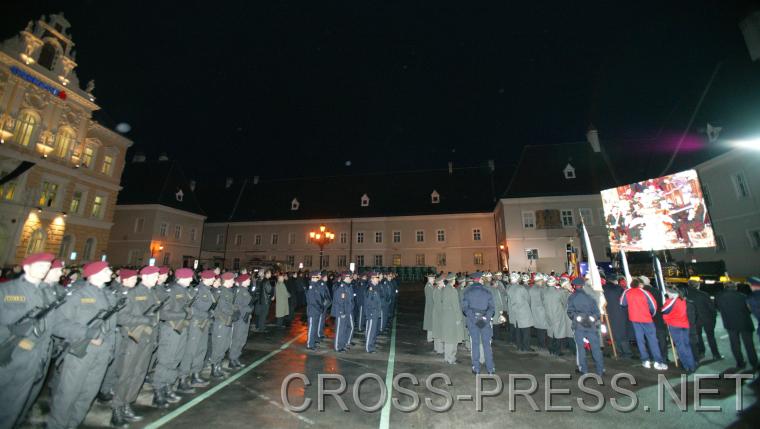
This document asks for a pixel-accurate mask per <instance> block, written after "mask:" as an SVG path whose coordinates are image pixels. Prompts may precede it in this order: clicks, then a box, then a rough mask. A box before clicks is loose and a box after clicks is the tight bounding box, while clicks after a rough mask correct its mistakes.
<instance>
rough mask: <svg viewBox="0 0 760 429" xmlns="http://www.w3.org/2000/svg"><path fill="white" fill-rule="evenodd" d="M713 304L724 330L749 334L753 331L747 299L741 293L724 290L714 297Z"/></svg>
mask: <svg viewBox="0 0 760 429" xmlns="http://www.w3.org/2000/svg"><path fill="white" fill-rule="evenodd" d="M715 303H716V304H717V306H718V310H720V316H721V318H722V319H723V326H725V327H726V329H728V330H732V331H750V332H752V331H754V330H755V325H754V324H753V323H752V318H750V314H749V307H748V305H747V297H746V296H745V295H744V294H743V293H741V292H738V291H735V290H730V289H726V290H724V291H723V292H721V293H719V294H718V296H716V297H715Z"/></svg>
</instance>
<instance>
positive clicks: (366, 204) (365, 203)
mask: <svg viewBox="0 0 760 429" xmlns="http://www.w3.org/2000/svg"><path fill="white" fill-rule="evenodd" d="M362 207H369V197H368V196H367V194H364V195H362Z"/></svg>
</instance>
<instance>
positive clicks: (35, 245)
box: [26, 228, 45, 255]
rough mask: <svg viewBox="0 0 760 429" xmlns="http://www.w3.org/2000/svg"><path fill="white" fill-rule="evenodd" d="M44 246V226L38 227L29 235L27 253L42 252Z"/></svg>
mask: <svg viewBox="0 0 760 429" xmlns="http://www.w3.org/2000/svg"><path fill="white" fill-rule="evenodd" d="M44 247H45V233H44V232H43V231H42V228H37V229H35V230H34V231H32V234H31V235H30V236H29V244H27V246H26V254H27V255H32V254H34V253H39V252H42V249H43V248H44Z"/></svg>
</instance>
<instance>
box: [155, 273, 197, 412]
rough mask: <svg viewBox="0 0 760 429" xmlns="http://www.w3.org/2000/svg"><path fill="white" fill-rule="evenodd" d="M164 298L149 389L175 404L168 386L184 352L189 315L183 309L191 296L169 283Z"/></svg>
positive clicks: (174, 396)
mask: <svg viewBox="0 0 760 429" xmlns="http://www.w3.org/2000/svg"><path fill="white" fill-rule="evenodd" d="M164 294H165V296H166V297H168V300H167V301H166V304H164V306H163V308H161V311H160V312H159V318H160V320H161V323H160V328H159V333H158V351H157V352H156V355H157V357H156V371H155V373H154V374H153V390H154V391H157V390H163V393H164V394H165V395H166V396H167V397H168V398H170V402H172V401H176V400H177V399H175V398H176V395H173V392H172V391H171V387H172V385H173V384H174V382H175V381H177V377H178V375H179V364H180V362H181V361H182V357H183V356H184V355H185V350H186V349H187V336H188V329H187V327H188V325H189V324H190V323H189V320H190V316H191V313H190V311H189V310H187V309H186V307H187V305H188V304H189V302H190V300H191V299H192V296H191V295H190V292H189V291H188V289H187V288H186V287H184V286H181V285H180V284H179V283H173V284H171V285H169V286H168V287H166V288H165V289H164Z"/></svg>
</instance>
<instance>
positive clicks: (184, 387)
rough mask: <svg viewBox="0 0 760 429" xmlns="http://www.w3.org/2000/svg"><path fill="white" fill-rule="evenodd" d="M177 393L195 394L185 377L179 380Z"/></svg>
mask: <svg viewBox="0 0 760 429" xmlns="http://www.w3.org/2000/svg"><path fill="white" fill-rule="evenodd" d="M177 392H179V393H185V394H191V393H195V389H193V386H191V385H190V382H189V381H188V379H187V377H182V378H180V379H179V384H178V385H177Z"/></svg>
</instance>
